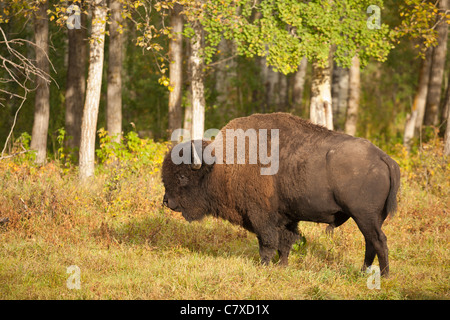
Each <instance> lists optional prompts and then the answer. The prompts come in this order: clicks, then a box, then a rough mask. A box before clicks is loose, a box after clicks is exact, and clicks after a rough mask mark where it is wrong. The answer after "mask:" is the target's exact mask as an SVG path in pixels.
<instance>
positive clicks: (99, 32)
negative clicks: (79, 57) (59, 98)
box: [79, 0, 106, 180]
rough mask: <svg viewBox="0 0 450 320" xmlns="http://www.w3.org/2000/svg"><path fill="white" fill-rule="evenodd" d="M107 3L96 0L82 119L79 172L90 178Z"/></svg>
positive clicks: (98, 102)
mask: <svg viewBox="0 0 450 320" xmlns="http://www.w3.org/2000/svg"><path fill="white" fill-rule="evenodd" d="M105 21H106V7H105V4H104V0H95V3H94V8H93V10H92V35H91V36H92V39H91V45H90V50H89V71H88V79H87V88H86V99H85V103H84V110H83V119H82V123H81V143H80V167H79V176H80V179H81V180H86V179H87V178H89V177H90V176H93V175H94V161H95V136H96V132H97V117H98V108H99V104H100V92H101V86H102V70H103V54H104V44H105Z"/></svg>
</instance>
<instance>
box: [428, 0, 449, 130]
mask: <svg viewBox="0 0 450 320" xmlns="http://www.w3.org/2000/svg"><path fill="white" fill-rule="evenodd" d="M448 2H449V0H441V1H440V2H439V9H440V10H442V11H445V10H447V9H448V8H449V6H448ZM438 19H439V18H438ZM436 29H437V32H438V45H437V47H435V48H434V50H433V60H432V64H431V73H430V83H429V84H428V95H427V106H426V109H425V119H424V124H425V125H433V126H437V125H438V122H439V105H440V101H441V90H442V82H443V79H444V68H445V60H446V56H447V41H448V24H447V23H446V19H442V20H441V22H440V23H439V24H438V26H437V28H436Z"/></svg>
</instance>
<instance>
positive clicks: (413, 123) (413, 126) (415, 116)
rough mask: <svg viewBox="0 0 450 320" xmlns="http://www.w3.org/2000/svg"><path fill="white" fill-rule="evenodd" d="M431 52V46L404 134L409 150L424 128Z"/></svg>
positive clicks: (423, 65)
mask: <svg viewBox="0 0 450 320" xmlns="http://www.w3.org/2000/svg"><path fill="white" fill-rule="evenodd" d="M431 52H432V49H431V48H429V49H428V50H427V52H426V53H425V57H424V58H423V59H421V66H420V74H419V84H418V86H417V89H416V93H415V95H414V101H413V105H412V110H411V113H410V114H408V116H407V119H406V123H405V132H404V135H403V145H404V146H405V147H406V149H407V150H410V149H411V145H412V142H413V139H414V137H415V136H417V134H418V133H419V132H420V131H421V130H422V125H423V118H424V115H425V105H426V101H427V94H428V82H429V80H430V66H431Z"/></svg>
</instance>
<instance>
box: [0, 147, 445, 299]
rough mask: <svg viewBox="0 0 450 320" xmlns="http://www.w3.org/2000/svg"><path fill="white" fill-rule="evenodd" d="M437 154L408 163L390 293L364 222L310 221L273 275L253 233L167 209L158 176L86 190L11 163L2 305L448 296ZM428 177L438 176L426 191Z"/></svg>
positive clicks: (5, 191)
mask: <svg viewBox="0 0 450 320" xmlns="http://www.w3.org/2000/svg"><path fill="white" fill-rule="evenodd" d="M424 152H425V151H424ZM426 152H428V153H429V154H428V155H424V154H422V155H420V157H422V158H423V157H427V158H426V159H427V160H426V161H422V160H421V159H420V157H419V156H418V160H417V159H416V160H417V161H416V160H414V159H413V160H411V161H413V162H412V163H409V162H408V163H409V165H410V167H411V168H409V167H407V168H406V169H404V167H406V166H407V165H406V164H405V163H404V162H405V161H406V160H405V158H402V155H401V152H400V153H399V158H397V160H398V161H399V162H400V163H401V165H402V167H403V170H402V191H401V194H400V195H399V212H398V213H397V214H396V216H395V217H393V218H392V219H391V218H389V219H388V220H387V221H386V222H385V225H384V227H383V230H384V231H385V233H386V235H387V237H388V245H389V248H390V268H391V277H390V278H389V279H382V280H381V290H369V289H368V288H367V275H365V274H362V273H361V272H360V271H359V269H360V266H361V264H362V261H363V257H364V240H363V237H362V235H361V233H360V232H359V230H358V228H357V227H356V224H355V223H354V222H353V221H349V222H347V223H345V224H344V225H343V226H341V227H340V228H338V229H336V230H335V233H334V235H333V236H331V237H330V236H327V235H326V234H325V226H324V225H319V224H314V223H306V222H304V223H300V230H301V232H302V234H303V235H304V237H305V239H306V240H305V241H303V242H301V243H299V244H298V246H297V247H296V250H293V251H292V253H291V256H290V265H289V267H287V268H281V267H278V266H276V265H275V266H273V265H272V266H269V267H263V266H261V265H260V264H259V255H258V244H257V240H256V237H255V236H254V235H253V234H251V233H248V232H246V231H245V230H243V229H241V228H239V227H236V226H232V225H231V224H229V223H227V222H224V221H219V220H215V219H212V218H211V219H210V218H208V219H205V220H204V221H202V222H200V223H197V222H196V223H192V224H189V223H187V222H186V221H184V220H183V219H182V217H180V216H179V215H178V214H176V213H172V212H170V211H167V210H165V209H163V208H162V206H161V199H162V194H163V187H162V185H161V183H160V180H159V177H158V174H157V173H156V174H153V175H150V174H145V173H143V171H144V170H143V171H139V172H136V173H132V174H129V175H127V176H126V177H124V178H123V179H120V180H119V181H117V179H116V178H117V173H114V174H112V173H111V172H113V170H103V171H101V172H99V173H98V175H97V177H96V178H95V179H94V180H93V181H91V183H90V184H89V185H88V186H82V185H79V184H78V182H77V180H76V176H77V175H76V172H75V171H74V170H73V171H70V170H69V171H68V172H67V170H63V169H61V168H60V167H59V165H58V163H55V162H53V163H49V164H47V165H46V166H44V167H42V168H35V167H33V166H32V165H30V164H28V163H27V162H23V163H20V162H18V161H17V160H16V162H0V177H1V178H0V191H1V192H0V203H1V206H0V218H3V217H8V218H9V220H10V221H9V223H7V224H3V225H0V298H1V299H448V298H449V283H450V281H449V280H450V279H449V268H450V259H449V251H448V243H449V224H450V219H449V214H448V213H449V210H450V203H449V201H450V196H449V192H450V191H449V190H448V189H450V187H449V183H450V182H449V181H450V174H449V172H450V170H449V169H450V167H449V165H448V162H445V161H446V160H445V159H443V158H442V157H440V156H439V154H438V155H436V152H435V149H434V148H431V150H429V151H426ZM432 156H433V157H436V159H437V160H436V161H438V162H439V161H442V163H441V162H439V163H440V165H441V167H439V165H437V164H435V163H434V162H433V163H428V162H430V161H432V160H430V157H432ZM441 158H442V159H443V160H442V159H441ZM439 159H441V160H439ZM408 161H409V160H408ZM433 161H434V160H433ZM417 168H422V169H421V170H425V171H426V170H428V171H430V170H434V173H433V175H432V176H431V174H430V177H428V178H427V180H426V181H425V182H426V184H425V185H424V179H425V178H424V177H425V176H424V175H423V174H422V173H421V172H419V171H420V170H419V169H417ZM418 170H419V171H418ZM430 172H431V171H430ZM112 181H114V183H111V182H112ZM70 265H77V266H79V268H80V270H81V289H80V290H76V289H74V290H70V289H68V288H67V286H66V281H67V279H68V278H69V276H70V274H67V273H66V271H67V267H68V266H70Z"/></svg>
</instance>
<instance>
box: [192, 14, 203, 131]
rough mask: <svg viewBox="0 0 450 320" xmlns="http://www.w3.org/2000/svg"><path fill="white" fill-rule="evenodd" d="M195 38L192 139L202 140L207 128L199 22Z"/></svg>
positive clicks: (196, 25) (201, 31) (194, 24)
mask: <svg viewBox="0 0 450 320" xmlns="http://www.w3.org/2000/svg"><path fill="white" fill-rule="evenodd" d="M192 27H193V29H194V36H193V37H192V38H191V57H190V63H191V91H192V103H191V104H192V134H191V138H192V139H202V137H203V132H204V127H205V95H204V92H205V89H204V83H203V80H204V79H203V64H204V62H203V60H204V58H203V52H202V33H203V29H202V27H201V25H200V23H199V22H197V21H196V22H194V23H193V25H192Z"/></svg>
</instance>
